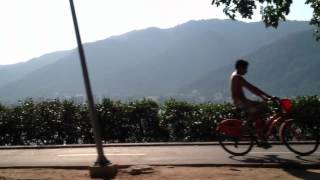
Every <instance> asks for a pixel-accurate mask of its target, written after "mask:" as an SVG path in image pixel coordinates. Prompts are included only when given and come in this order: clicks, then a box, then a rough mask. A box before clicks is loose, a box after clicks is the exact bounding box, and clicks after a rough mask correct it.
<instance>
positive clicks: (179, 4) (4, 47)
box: [0, 0, 312, 64]
mask: <svg viewBox="0 0 320 180" xmlns="http://www.w3.org/2000/svg"><path fill="white" fill-rule="evenodd" d="M304 2H305V0H294V4H293V6H292V8H291V13H290V16H289V17H288V19H291V20H310V19H311V17H312V10H311V8H310V7H309V6H306V5H304ZM74 3H75V8H76V12H77V16H78V22H79V26H80V32H81V36H82V41H83V42H92V41H96V40H100V39H105V38H107V37H110V36H112V35H119V34H123V33H125V32H128V31H131V30H135V29H144V28H147V27H151V26H155V27H160V28H169V27H173V26H175V25H177V24H181V23H184V22H187V21H190V20H199V19H212V18H219V19H226V16H224V14H223V13H222V10H221V9H218V8H216V7H215V6H212V5H211V0H74ZM260 20H261V15H260V14H259V13H257V15H256V16H255V17H254V18H253V21H260ZM0 23H1V26H0V64H13V63H17V62H23V61H27V60H30V59H31V58H33V57H38V56H40V55H43V54H46V53H49V52H53V51H57V50H68V49H72V48H75V47H76V40H75V35H74V29H73V22H72V18H71V13H70V6H69V0H0Z"/></svg>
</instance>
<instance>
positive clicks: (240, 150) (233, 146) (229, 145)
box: [219, 130, 254, 156]
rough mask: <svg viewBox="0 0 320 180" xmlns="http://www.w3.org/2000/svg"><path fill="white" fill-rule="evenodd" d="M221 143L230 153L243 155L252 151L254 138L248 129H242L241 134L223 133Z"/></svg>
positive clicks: (220, 138)
mask: <svg viewBox="0 0 320 180" xmlns="http://www.w3.org/2000/svg"><path fill="white" fill-rule="evenodd" d="M219 144H220V145H221V146H222V148H223V149H224V150H225V151H227V152H228V153H230V154H232V155H234V156H243V155H245V154H247V153H249V152H250V151H251V149H252V147H253V145H254V138H253V135H252V134H251V133H250V132H249V131H248V130H242V131H241V135H240V136H230V135H225V134H223V133H221V134H220V137H219Z"/></svg>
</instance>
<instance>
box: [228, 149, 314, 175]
mask: <svg viewBox="0 0 320 180" xmlns="http://www.w3.org/2000/svg"><path fill="white" fill-rule="evenodd" d="M229 158H230V159H232V160H235V161H239V162H243V163H256V164H257V166H258V164H264V165H268V164H277V165H279V167H280V168H282V169H283V170H284V171H286V172H287V173H289V174H291V175H293V176H295V177H297V178H300V179H308V180H318V179H320V173H318V172H314V171H312V170H311V169H310V168H308V167H307V166H304V164H302V163H301V162H299V161H298V160H297V161H295V160H290V159H284V158H280V157H279V156H278V155H265V156H263V157H256V156H230V157H229ZM297 159H299V160H300V161H305V162H309V163H310V162H314V161H310V160H307V159H304V158H303V157H301V156H297Z"/></svg>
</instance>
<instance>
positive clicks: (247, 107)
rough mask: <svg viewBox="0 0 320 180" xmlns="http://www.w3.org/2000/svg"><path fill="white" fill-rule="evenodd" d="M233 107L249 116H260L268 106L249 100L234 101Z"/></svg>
mask: <svg viewBox="0 0 320 180" xmlns="http://www.w3.org/2000/svg"><path fill="white" fill-rule="evenodd" d="M234 105H235V106H236V107H237V108H240V109H243V110H244V111H246V112H247V113H249V114H262V113H265V112H266V111H267V110H268V106H267V105H266V103H264V102H259V101H251V100H245V101H243V100H235V101H234Z"/></svg>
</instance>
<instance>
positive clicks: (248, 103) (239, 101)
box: [230, 59, 274, 147]
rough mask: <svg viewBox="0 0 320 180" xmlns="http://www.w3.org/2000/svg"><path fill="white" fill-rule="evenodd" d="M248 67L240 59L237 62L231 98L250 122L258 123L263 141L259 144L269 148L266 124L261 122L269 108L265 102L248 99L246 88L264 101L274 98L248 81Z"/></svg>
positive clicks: (259, 135)
mask: <svg viewBox="0 0 320 180" xmlns="http://www.w3.org/2000/svg"><path fill="white" fill-rule="evenodd" d="M248 66H249V63H248V62H247V61H245V60H243V59H239V60H237V61H236V62H235V71H234V72H233V73H232V74H231V76H230V90H231V97H232V100H233V103H234V105H235V106H236V108H239V109H242V110H244V111H245V112H247V114H248V120H249V122H256V130H257V134H258V137H259V139H260V140H261V142H260V143H259V144H260V145H261V146H263V147H265V146H268V144H267V142H266V140H265V138H264V133H263V132H262V131H261V130H262V129H263V127H264V122H263V121H262V120H261V119H262V118H261V117H260V115H261V114H262V113H264V112H266V110H267V108H268V107H267V105H266V103H264V102H259V101H253V100H250V99H248V98H246V96H245V94H244V88H245V89H247V90H249V91H250V92H251V93H253V94H255V95H257V96H258V97H260V98H261V99H263V100H264V101H267V100H268V99H274V98H273V97H272V96H270V95H268V94H267V93H265V92H263V91H262V90H260V89H259V88H257V87H256V86H254V85H252V84H251V83H249V82H248V81H246V79H245V78H244V77H243V76H244V75H245V74H246V73H247V70H248ZM258 118H259V119H260V120H259V119H258ZM250 124H252V123H250Z"/></svg>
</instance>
